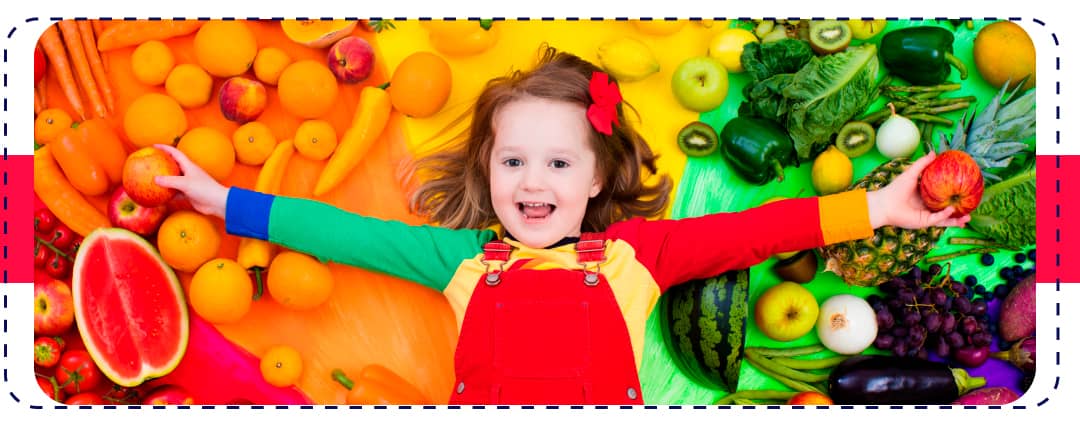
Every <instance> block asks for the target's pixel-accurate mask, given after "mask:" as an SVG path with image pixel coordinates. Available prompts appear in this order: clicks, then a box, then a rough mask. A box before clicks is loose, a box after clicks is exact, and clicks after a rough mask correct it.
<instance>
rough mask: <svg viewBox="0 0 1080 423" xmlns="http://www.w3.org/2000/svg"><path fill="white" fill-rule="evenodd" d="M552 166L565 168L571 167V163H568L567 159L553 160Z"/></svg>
mask: <svg viewBox="0 0 1080 423" xmlns="http://www.w3.org/2000/svg"><path fill="white" fill-rule="evenodd" d="M551 167H554V168H556V169H563V168H567V167H570V163H567V162H566V161H565V160H552V161H551Z"/></svg>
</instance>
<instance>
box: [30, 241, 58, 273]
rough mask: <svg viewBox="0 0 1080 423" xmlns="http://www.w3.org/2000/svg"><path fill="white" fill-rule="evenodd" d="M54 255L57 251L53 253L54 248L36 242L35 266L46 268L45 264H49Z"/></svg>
mask: <svg viewBox="0 0 1080 423" xmlns="http://www.w3.org/2000/svg"><path fill="white" fill-rule="evenodd" d="M54 255H55V253H53V250H52V249H50V248H49V247H47V246H45V244H42V243H40V242H35V243H34V267H35V268H38V269H44V268H45V266H46V265H48V264H49V262H50V261H52V258H53V256H54Z"/></svg>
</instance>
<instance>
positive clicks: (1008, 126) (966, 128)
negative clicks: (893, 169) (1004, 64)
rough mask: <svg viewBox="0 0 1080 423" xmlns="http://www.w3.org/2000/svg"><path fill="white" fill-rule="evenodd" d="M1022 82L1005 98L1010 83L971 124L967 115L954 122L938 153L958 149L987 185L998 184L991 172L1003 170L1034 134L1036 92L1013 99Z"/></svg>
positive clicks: (1024, 147)
mask: <svg viewBox="0 0 1080 423" xmlns="http://www.w3.org/2000/svg"><path fill="white" fill-rule="evenodd" d="M1024 82H1025V81H1020V83H1019V84H1017V86H1016V89H1014V90H1013V91H1012V92H1010V93H1009V96H1008V97H1005V99H1004V102H1003V101H1002V97H1004V96H1005V91H1006V89H1008V87H1009V83H1008V82H1006V83H1005V85H1003V86H1002V87H1001V91H998V94H997V95H996V96H994V99H993V100H990V104H989V105H987V106H986V108H985V109H983V111H982V114H979V115H978V116H977V117H975V118H974V119H973V120H971V121H970V122H969V121H968V119H967V117H968V116H967V113H964V116H963V117H961V118H960V121H959V122H956V128H955V129H954V130H953V135H952V139H946V138H945V134H941V143H940V144H939V150H940V151H946V150H960V151H963V152H965V153H967V154H968V155H970V156H971V158H973V159H975V163H978V164H979V168H980V169H982V173H983V179H985V180H986V184H987V185H991V184H994V183H996V182H1000V181H1001V177H1000V176H998V175H997V174H995V173H994V171H996V170H1000V169H1004V168H1006V167H1008V166H1009V163H1010V162H1012V159H1013V157H1015V156H1016V155H1017V154H1019V153H1020V152H1021V151H1024V150H1026V149H1027V148H1028V145H1027V144H1026V143H1024V142H1022V141H1024V140H1025V139H1027V138H1029V137H1031V136H1032V135H1035V90H1028V92H1026V93H1024V95H1022V96H1020V97H1019V98H1013V97H1014V96H1015V95H1016V92H1017V91H1018V90H1019V88H1020V87H1022V86H1023V85H1024Z"/></svg>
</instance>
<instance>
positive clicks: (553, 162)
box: [157, 48, 969, 404]
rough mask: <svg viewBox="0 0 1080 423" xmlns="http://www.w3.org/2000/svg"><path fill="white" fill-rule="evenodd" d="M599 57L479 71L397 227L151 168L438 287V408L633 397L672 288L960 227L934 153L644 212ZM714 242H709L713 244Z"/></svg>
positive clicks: (217, 209)
mask: <svg viewBox="0 0 1080 423" xmlns="http://www.w3.org/2000/svg"><path fill="white" fill-rule="evenodd" d="M623 103H624V102H623V101H622V98H621V94H620V93H619V90H618V85H617V83H616V82H615V81H613V80H611V77H610V76H609V75H607V74H605V73H604V72H603V71H602V70H601V69H599V68H598V67H597V66H595V65H593V64H592V63H589V62H588V61H585V60H583V59H581V58H579V57H577V56H574V55H572V54H567V53H563V52H557V51H555V50H554V49H550V48H547V49H544V50H543V55H542V57H541V59H540V61H539V63H538V64H537V66H536V67H535V68H534V69H533V70H531V71H528V72H514V73H513V74H511V75H509V76H507V77H503V78H497V79H494V80H492V81H490V82H489V83H488V84H487V86H486V87H485V88H484V90H483V92H482V93H481V95H480V97H479V98H478V100H477V103H476V106H475V108H474V110H473V113H472V120H471V122H472V123H473V124H472V125H471V127H470V128H469V130H468V131H467V133H466V134H465V135H464V137H462V139H460V140H459V141H460V142H458V143H457V144H455V145H453V146H452V147H451V148H449V149H448V150H446V151H445V152H442V153H439V154H437V155H433V156H429V157H426V158H423V159H421V160H420V161H419V162H418V163H417V166H418V169H419V170H420V171H421V175H423V176H425V178H424V180H425V182H424V184H423V185H421V186H420V188H419V189H418V190H417V192H416V193H415V195H414V196H413V200H412V205H413V208H414V210H416V211H417V212H418V213H420V214H422V215H424V216H427V217H428V218H430V220H431V221H432V222H433V223H435V224H437V225H438V226H429V225H422V226H411V225H407V224H404V223H401V222H396V221H385V220H380V219H376V218H371V217H366V216H360V215H357V214H353V213H349V212H346V211H344V210H341V209H339V208H336V207H334V206H331V205H328V204H324V203H320V202H316V201H312V200H308V199H302V198H290V197H284V196H271V195H266V194H262V193H258V192H253V191H249V190H245V189H242V188H238V187H232V188H226V187H223V186H221V185H219V184H218V183H216V182H215V181H214V179H213V178H211V177H210V176H208V175H207V174H206V173H205V172H204V171H202V170H201V169H199V168H198V167H197V166H196V165H194V164H193V163H192V162H191V161H190V160H188V159H187V158H186V157H185V156H184V155H183V154H182V153H180V152H179V151H178V150H176V149H174V148H172V147H169V146H159V147H158V148H161V149H163V150H165V151H167V152H169V153H170V154H171V155H172V156H173V157H174V158H175V159H176V160H177V162H179V164H180V167H181V169H182V171H183V173H184V174H183V175H182V176H175V177H158V179H157V182H158V184H160V185H162V186H166V187H172V188H175V189H177V190H179V191H181V192H182V193H183V194H184V195H186V196H187V197H188V198H189V200H190V201H191V203H192V205H193V206H194V207H195V209H196V210H198V211H199V212H201V213H205V214H210V215H215V216H218V217H221V218H223V219H225V225H226V230H227V232H228V233H230V234H233V235H238V236H244V237H252V238H259V239H266V240H270V241H272V242H274V243H277V244H280V245H282V246H284V247H286V248H290V249H293V250H296V251H301V252H305V253H307V254H311V255H313V256H315V257H318V258H320V259H323V260H330V261H333V262H336V263H341V264H346V265H352V266H359V267H362V268H365V269H369V270H373V271H377V272H383V273H386V274H389V275H393V276H396V277H400V278H403V279H407V280H411V281H415V282H417V283H420V284H423V285H425V286H428V287H431V288H433V289H437V290H439V291H441V292H442V293H443V294H444V295H445V296H446V297H447V299H448V301H449V302H450V305H451V308H452V309H453V311H454V313H455V316H456V319H457V326H458V334H459V338H458V345H457V350H456V353H455V357H454V363H455V373H456V375H455V378H456V380H455V386H454V389H453V390H452V394H451V397H450V398H449V399H448V402H449V403H451V404H492V403H497V404H642V403H643V402H644V400H643V398H642V397H641V386H640V382H639V380H638V369H639V368H640V366H641V359H642V350H643V347H644V337H645V322H646V319H647V317H648V315H649V313H650V312H651V311H652V309H653V307H654V306H655V305H656V302H657V300H658V299H659V298H660V296H661V294H663V293H664V292H665V291H666V290H667V289H668V288H670V287H671V286H673V285H676V284H679V283H682V282H686V281H690V280H694V279H700V278H706V277H711V276H714V275H718V274H721V273H723V272H725V271H728V270H731V269H740V268H746V267H749V266H752V265H754V264H757V263H760V262H761V261H763V260H765V259H767V258H768V257H770V256H771V255H772V254H774V253H777V252H781V251H798V250H804V249H809V248H815V247H820V246H823V245H827V244H831V243H836V242H843V241H847V240H851V239H861V238H866V237H869V236H871V235H872V233H873V230H874V229H875V228H878V227H880V226H885V225H892V226H900V227H904V228H911V229H916V228H923V227H927V226H960V225H963V224H964V222H966V221H967V220H968V219H969V218H968V217H967V216H964V217H963V218H949V215H950V214H951V213H952V208H951V207H950V208H948V209H945V210H942V211H940V212H937V213H931V212H930V211H929V210H927V209H926V208H925V206H924V205H923V203H922V201H921V199H920V198H919V195H918V192H917V191H916V189H915V187H916V182H917V177H918V175H919V173H920V172H921V170H922V169H923V168H924V167H925V166H926V165H927V164H929V162H930V160H932V158H933V155H928V156H926V157H924V158H922V159H920V160H918V161H916V162H915V163H914V164H913V165H912V166H911V167H910V168H909V169H908V170H907V171H905V172H904V173H903V174H901V175H900V176H898V177H897V178H896V179H895V180H894V181H893V182H892V183H891V184H890V185H888V186H886V187H885V188H882V189H880V190H877V191H872V192H867V191H865V190H861V189H859V190H852V191H848V192H844V193H840V194H835V195H829V196H824V197H813V198H800V199H791V200H783V201H778V202H774V203H770V204H767V205H764V206H761V207H757V208H753V209H750V210H746V211H744V212H739V213H717V214H711V215H706V216H701V217H694V218H686V219H678V220H671V219H659V217H660V215H661V214H662V212H663V210H664V209H665V207H666V202H667V198H668V194H669V192H670V190H671V186H672V184H671V181H670V179H669V178H667V177H666V176H656V178H655V179H656V182H655V184H652V185H649V184H646V183H645V182H643V181H644V180H645V179H648V177H650V176H654V174H655V173H656V165H655V160H656V156H655V155H654V154H653V152H652V151H651V150H650V148H649V146H648V144H647V143H646V142H645V140H644V139H643V138H642V137H641V136H640V135H639V134H638V133H637V132H636V131H635V130H634V129H633V128H632V127H631V126H630V125H629V124H628V122H627V120H626V118H625V115H624V107H625V105H624V104H623ZM716 240H722V242H717V241H716Z"/></svg>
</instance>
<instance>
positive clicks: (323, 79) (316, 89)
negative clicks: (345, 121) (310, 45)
mask: <svg viewBox="0 0 1080 423" xmlns="http://www.w3.org/2000/svg"><path fill="white" fill-rule="evenodd" d="M277 91H278V97H279V98H280V99H281V106H282V107H284V108H285V111H286V112H289V113H291V114H293V115H296V116H299V117H301V118H305V119H314V118H318V117H320V116H322V115H324V114H326V113H327V112H329V111H330V108H332V107H334V100H336V99H337V94H338V82H337V78H336V77H334V73H333V72H330V68H328V67H327V66H326V63H325V62H318V61H315V60H307V59H305V60H301V61H298V62H293V63H292V64H290V65H289V66H287V67H286V68H285V70H284V71H282V72H281V77H280V78H278V90H277Z"/></svg>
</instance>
